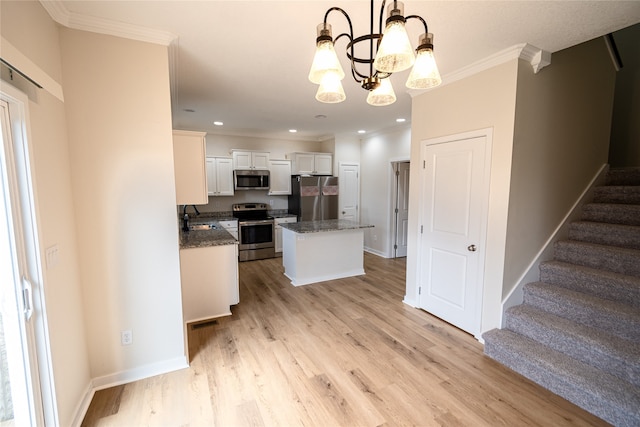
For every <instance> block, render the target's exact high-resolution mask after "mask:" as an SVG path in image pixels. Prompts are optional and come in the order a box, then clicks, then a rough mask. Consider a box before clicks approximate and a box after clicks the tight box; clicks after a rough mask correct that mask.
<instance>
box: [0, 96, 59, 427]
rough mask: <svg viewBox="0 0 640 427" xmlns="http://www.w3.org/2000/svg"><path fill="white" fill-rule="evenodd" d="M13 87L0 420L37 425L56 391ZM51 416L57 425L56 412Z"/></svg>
mask: <svg viewBox="0 0 640 427" xmlns="http://www.w3.org/2000/svg"><path fill="white" fill-rule="evenodd" d="M9 89H10V88H3V92H2V99H0V119H1V120H0V121H1V124H2V133H1V134H0V136H1V137H2V139H1V142H2V144H0V242H1V243H0V353H2V357H0V425H4V423H5V422H6V423H7V424H8V425H16V426H30V425H33V426H35V425H44V424H45V421H44V420H45V413H44V410H43V399H45V400H47V399H48V398H50V397H51V395H50V394H49V393H48V389H47V388H46V387H44V385H45V383H46V379H47V376H46V373H47V372H49V371H48V368H49V367H48V365H46V366H45V365H40V366H39V365H38V358H39V356H44V355H45V354H46V351H47V349H46V345H45V344H44V342H43V340H41V339H40V335H39V331H41V328H40V327H41V326H42V321H43V318H42V312H41V311H40V310H39V308H40V307H41V306H42V304H43V301H42V299H41V298H40V295H41V292H42V286H41V283H42V276H41V274H40V266H39V261H38V257H37V251H38V249H37V241H36V240H35V239H37V237H36V235H35V224H34V222H33V221H34V212H32V210H31V206H33V200H32V196H33V193H32V190H31V185H30V183H31V181H30V176H29V174H28V172H27V170H28V157H27V150H26V146H25V145H24V140H23V138H22V136H23V135H24V128H23V126H24V123H25V122H24V105H25V103H24V101H21V102H20V103H18V102H16V100H14V99H13V98H11V97H9V96H8V95H7V94H6V93H5V90H9ZM12 92H13V91H12ZM43 359H46V358H45V357H43V358H41V360H43ZM39 371H40V372H42V373H43V375H42V377H41V376H39ZM47 401H49V400H47ZM46 418H47V420H48V421H49V422H51V424H52V425H53V422H52V421H54V420H55V415H54V416H53V418H51V417H46Z"/></svg>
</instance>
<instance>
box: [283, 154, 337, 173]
mask: <svg viewBox="0 0 640 427" xmlns="http://www.w3.org/2000/svg"><path fill="white" fill-rule="evenodd" d="M287 158H289V159H291V173H292V174H293V175H332V174H333V155H331V154H330V153H290V154H287Z"/></svg>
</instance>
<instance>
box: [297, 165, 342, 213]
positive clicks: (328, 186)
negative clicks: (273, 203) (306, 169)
mask: <svg viewBox="0 0 640 427" xmlns="http://www.w3.org/2000/svg"><path fill="white" fill-rule="evenodd" d="M338 188H339V187H338V177H337V176H301V175H294V176H292V177H291V195H290V196H289V213H290V214H292V215H296V216H297V217H298V221H321V220H325V219H338Z"/></svg>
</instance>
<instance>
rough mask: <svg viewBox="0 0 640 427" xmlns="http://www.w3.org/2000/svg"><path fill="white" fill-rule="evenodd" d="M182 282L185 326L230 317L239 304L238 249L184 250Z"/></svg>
mask: <svg viewBox="0 0 640 427" xmlns="http://www.w3.org/2000/svg"><path fill="white" fill-rule="evenodd" d="M180 280H181V282H182V311H183V316H184V321H185V322H186V323H190V322H198V321H201V320H206V319H211V318H214V317H221V316H228V315H230V314H231V308H230V306H232V305H235V304H238V303H239V302H240V297H239V295H240V293H239V290H238V286H239V282H238V245H221V246H208V247H204V248H188V249H181V250H180Z"/></svg>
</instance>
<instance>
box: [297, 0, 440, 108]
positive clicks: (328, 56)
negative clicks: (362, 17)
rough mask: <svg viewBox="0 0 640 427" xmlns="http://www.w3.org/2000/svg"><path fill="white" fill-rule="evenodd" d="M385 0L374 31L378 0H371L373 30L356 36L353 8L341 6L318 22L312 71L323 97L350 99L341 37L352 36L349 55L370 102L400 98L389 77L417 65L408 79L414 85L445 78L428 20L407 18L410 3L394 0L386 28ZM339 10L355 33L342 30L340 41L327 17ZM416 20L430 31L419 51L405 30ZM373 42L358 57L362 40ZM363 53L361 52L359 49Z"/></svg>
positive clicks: (319, 97)
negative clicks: (338, 48) (338, 52)
mask: <svg viewBox="0 0 640 427" xmlns="http://www.w3.org/2000/svg"><path fill="white" fill-rule="evenodd" d="M385 2H386V1H385V0H383V1H382V5H381V6H380V20H379V30H378V32H377V33H374V32H373V28H374V14H373V11H374V7H373V6H374V4H373V3H374V1H373V0H371V14H370V33H369V34H365V35H362V36H359V37H354V35H353V26H352V24H351V18H349V15H348V14H347V12H345V11H344V10H343V9H341V8H339V7H332V8H330V9H329V10H327V12H326V13H325V15H324V21H323V22H322V23H321V24H319V25H318V27H317V38H316V53H315V55H314V58H313V63H312V65H311V70H310V71H309V80H310V81H311V82H312V83H315V84H318V85H319V87H318V91H317V92H316V99H317V100H318V101H320V102H326V103H337V102H342V101H344V100H345V99H346V95H345V93H344V89H343V88H342V83H341V80H342V79H344V76H345V73H344V71H343V69H342V66H341V65H340V61H339V60H338V56H337V55H336V51H335V49H334V44H335V42H337V41H338V40H339V39H340V38H341V37H346V38H347V39H348V40H349V42H348V43H347V47H346V55H347V58H349V60H350V61H351V75H352V76H353V78H354V80H355V81H356V82H358V83H360V85H361V86H362V87H363V88H364V89H366V90H368V91H369V95H368V96H367V102H368V103H369V104H371V105H375V106H383V105H389V104H392V103H394V102H395V101H396V95H395V92H394V90H393V87H392V86H391V80H390V79H389V76H391V74H392V73H396V72H399V71H403V70H406V69H408V68H411V67H412V66H413V69H412V70H411V73H410V74H409V78H408V79H407V83H406V86H407V87H408V88H409V89H428V88H431V87H435V86H438V85H439V84H440V83H441V82H442V79H441V78H440V73H439V72H438V67H437V65H436V61H435V58H434V56H433V34H431V33H429V30H428V28H427V23H426V21H425V20H424V19H422V18H421V17H420V16H418V15H409V16H406V17H405V16H404V4H403V3H402V2H399V1H392V2H390V3H389V7H388V8H387V19H386V21H385V28H384V32H383V31H382V20H383V18H384V6H385ZM333 11H338V12H341V13H342V14H343V15H344V17H345V18H346V19H347V22H348V23H349V33H342V34H340V35H338V36H337V37H336V38H335V40H334V39H333V36H332V33H331V24H328V23H327V18H328V17H329V14H330V13H331V12H333ZM410 19H417V20H419V21H421V22H422V24H423V25H424V34H422V35H421V36H420V38H419V41H418V47H417V48H416V50H415V52H416V55H414V53H413V48H412V47H411V43H410V42H409V36H408V35H407V31H406V29H405V23H406V22H407V21H408V20H410ZM367 42H368V44H369V46H368V48H369V49H368V51H369V54H368V56H366V57H362V56H358V57H356V53H355V50H356V49H355V48H356V45H359V46H361V47H362V46H363V44H365V43H367ZM366 47H367V46H365V49H364V50H366ZM359 52H361V50H359ZM359 55H361V54H360V53H359ZM362 64H364V65H362ZM359 67H360V69H359ZM367 68H368V70H367ZM363 69H364V70H365V71H363Z"/></svg>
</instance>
